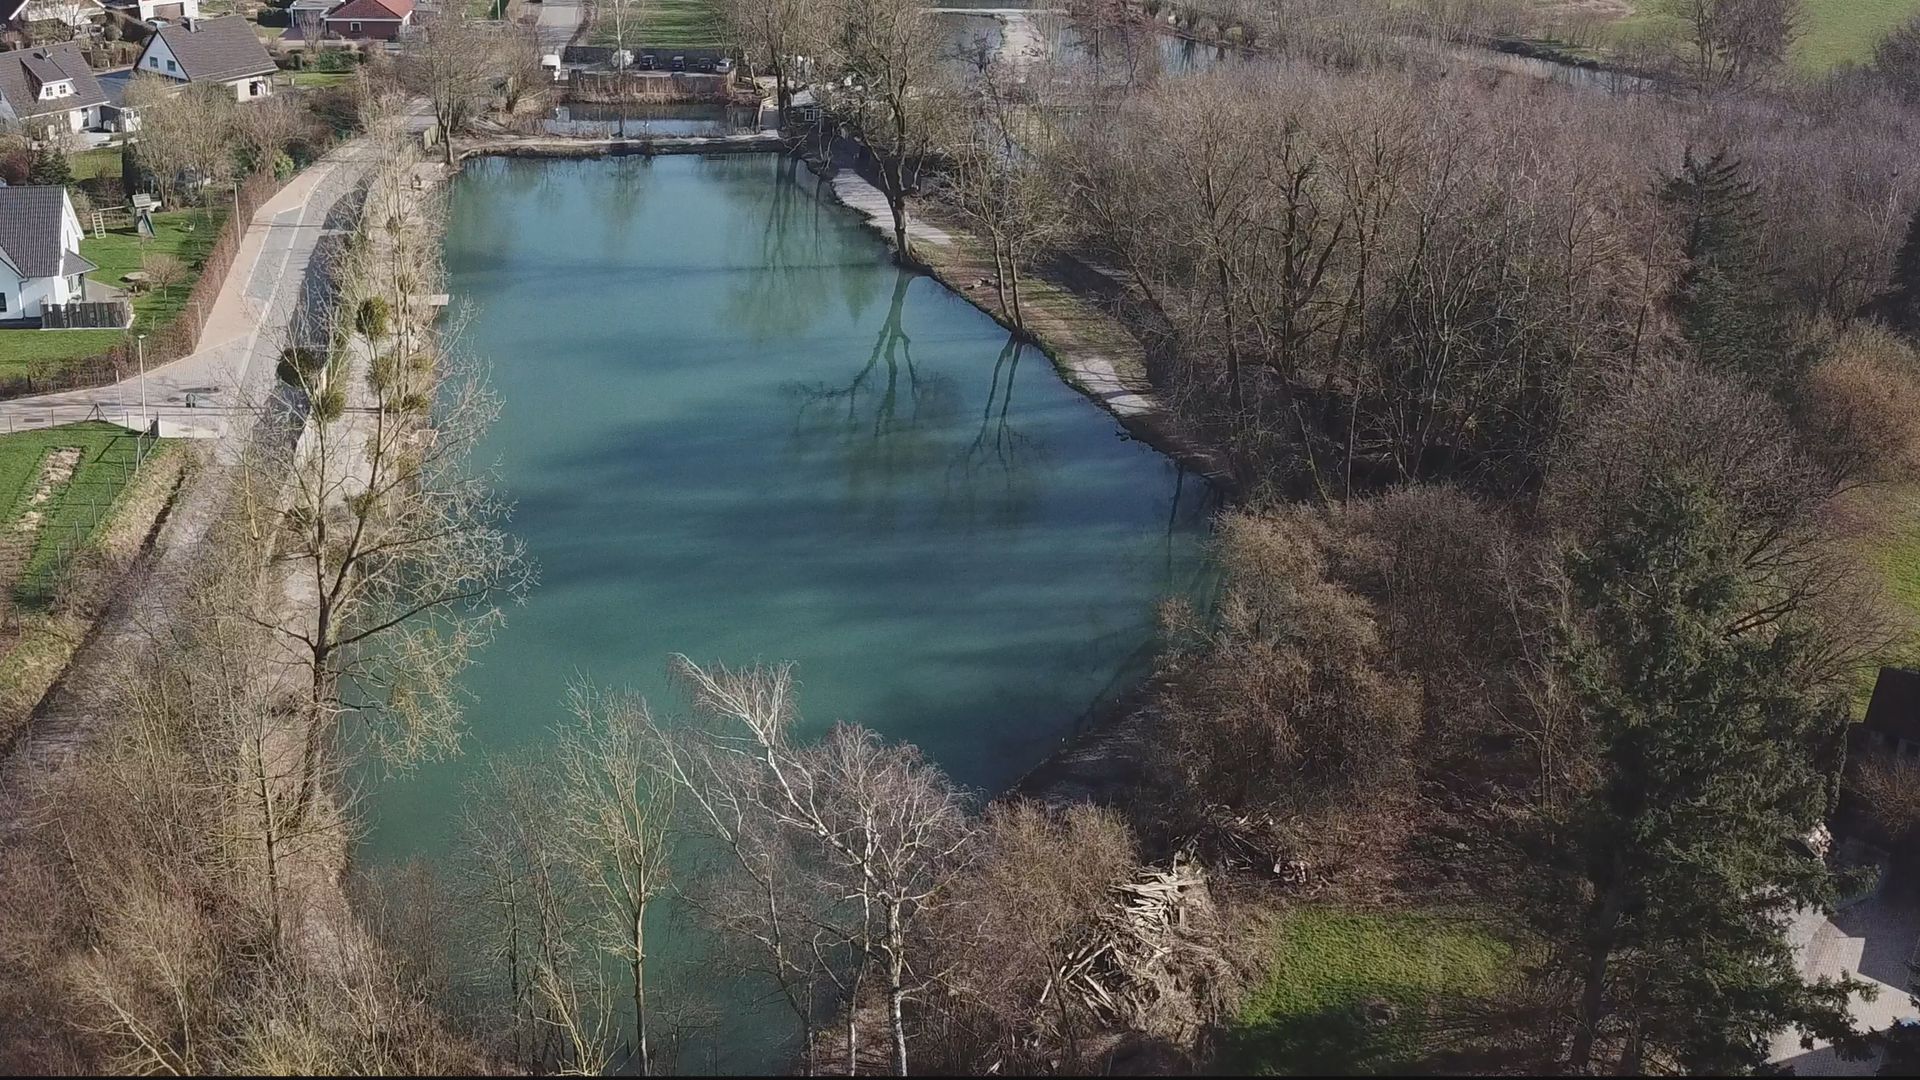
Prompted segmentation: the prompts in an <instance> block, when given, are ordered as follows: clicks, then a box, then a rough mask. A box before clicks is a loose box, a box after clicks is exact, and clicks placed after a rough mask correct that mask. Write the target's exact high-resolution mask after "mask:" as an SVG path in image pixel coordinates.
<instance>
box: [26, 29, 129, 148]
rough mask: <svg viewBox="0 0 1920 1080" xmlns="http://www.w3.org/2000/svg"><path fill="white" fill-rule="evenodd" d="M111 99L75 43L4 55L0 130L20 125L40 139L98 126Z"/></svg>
mask: <svg viewBox="0 0 1920 1080" xmlns="http://www.w3.org/2000/svg"><path fill="white" fill-rule="evenodd" d="M106 100H107V95H106V92H105V91H104V90H102V89H101V88H100V80H98V79H96V78H94V77H93V69H92V68H90V67H88V66H87V58H86V55H85V54H84V53H82V52H81V51H80V46H78V45H76V44H74V43H73V42H71V41H69V42H65V43H62V44H59V45H48V46H45V47H42V48H34V49H15V50H14V51H12V52H0V127H5V126H6V125H7V123H8V122H10V121H17V122H19V123H20V124H21V125H23V126H24V127H26V128H27V130H28V131H31V132H33V133H34V134H35V135H36V136H38V135H40V134H42V133H44V132H46V131H47V130H48V129H52V130H53V131H55V132H56V133H65V132H74V131H84V130H86V129H87V128H90V127H98V126H99V124H100V106H101V105H102V104H104V103H105V102H106Z"/></svg>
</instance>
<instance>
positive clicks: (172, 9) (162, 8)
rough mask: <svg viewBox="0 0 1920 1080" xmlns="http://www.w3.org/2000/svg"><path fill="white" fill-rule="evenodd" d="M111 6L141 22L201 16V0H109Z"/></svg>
mask: <svg viewBox="0 0 1920 1080" xmlns="http://www.w3.org/2000/svg"><path fill="white" fill-rule="evenodd" d="M107 4H108V6H109V7H113V8H117V9H120V10H122V11H124V12H126V14H127V16H128V17H129V18H137V19H139V20H140V21H141V22H146V21H148V20H149V19H166V20H167V21H168V22H176V21H178V20H180V19H197V18H199V17H200V0H107Z"/></svg>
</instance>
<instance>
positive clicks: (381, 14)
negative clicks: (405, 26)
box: [327, 0, 413, 20]
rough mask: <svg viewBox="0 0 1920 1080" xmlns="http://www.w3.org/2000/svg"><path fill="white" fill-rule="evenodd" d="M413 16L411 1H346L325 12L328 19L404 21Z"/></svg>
mask: <svg viewBox="0 0 1920 1080" xmlns="http://www.w3.org/2000/svg"><path fill="white" fill-rule="evenodd" d="M411 14H413V0H347V2H346V3H344V4H341V5H340V6H339V7H337V8H334V9H333V10H332V11H329V12H327V18H329V19H361V20H373V19H404V18H406V17H407V16H409V15H411Z"/></svg>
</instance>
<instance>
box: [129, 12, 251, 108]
mask: <svg viewBox="0 0 1920 1080" xmlns="http://www.w3.org/2000/svg"><path fill="white" fill-rule="evenodd" d="M133 66H134V70H135V71H141V72H145V73H147V74H150V75H160V76H163V77H165V78H169V79H173V80H174V81H176V82H181V83H193V84H195V85H201V84H210V83H217V84H219V85H222V86H226V87H229V88H231V89H232V91H233V96H234V97H235V98H237V99H238V100H240V101H250V100H253V99H256V98H263V97H266V96H268V95H269V94H271V93H272V92H273V73H274V72H275V71H276V70H278V65H276V64H275V63H274V62H273V57H271V56H269V55H267V47H266V46H265V45H262V44H260V39H259V38H258V37H256V36H254V33H253V25H252V24H251V23H249V22H248V21H247V20H246V19H245V18H243V17H242V16H239V15H226V16H223V17H221V18H218V19H193V18H189V19H182V20H181V21H180V22H178V23H176V24H174V25H172V26H165V27H162V28H160V29H159V30H156V31H154V34H153V36H152V37H151V38H148V39H147V47H146V48H145V49H142V50H141V51H140V56H139V58H138V59H137V60H135V61H134V65H133Z"/></svg>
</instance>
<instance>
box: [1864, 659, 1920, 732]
mask: <svg viewBox="0 0 1920 1080" xmlns="http://www.w3.org/2000/svg"><path fill="white" fill-rule="evenodd" d="M1863 723H1864V724H1865V726H1866V727H1867V728H1868V729H1869V730H1872V731H1879V732H1883V733H1885V734H1888V735H1894V736H1898V737H1900V738H1905V739H1911V740H1913V741H1916V742H1920V671H1914V670H1912V669H1911V668H1896V667H1883V668H1881V669H1880V677H1879V678H1877V679H1875V680H1874V683H1873V697H1872V698H1870V699H1868V701H1867V715H1866V719H1865V720H1864V721H1863Z"/></svg>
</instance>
